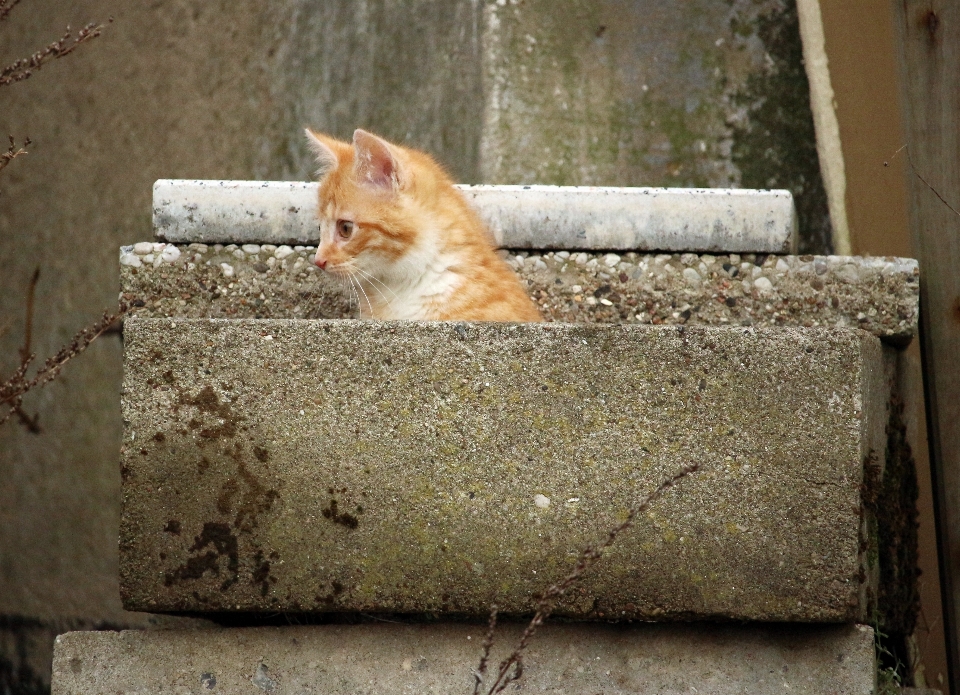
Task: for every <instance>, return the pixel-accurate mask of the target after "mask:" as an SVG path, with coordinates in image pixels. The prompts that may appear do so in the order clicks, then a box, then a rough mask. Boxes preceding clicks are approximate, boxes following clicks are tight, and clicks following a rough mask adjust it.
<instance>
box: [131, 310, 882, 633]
mask: <svg viewBox="0 0 960 695" xmlns="http://www.w3.org/2000/svg"><path fill="white" fill-rule="evenodd" d="M124 341H125V375H124V388H123V397H122V410H123V419H124V425H125V430H124V432H125V433H124V445H123V448H122V469H121V472H122V478H123V503H122V517H121V539H120V556H121V560H120V584H121V595H122V597H123V600H124V605H125V606H126V607H127V608H128V609H131V610H133V609H138V610H144V609H145V610H149V611H161V612H162V611H301V612H328V611H363V612H378V611H379V612H399V613H437V612H442V613H455V614H466V615H485V614H486V613H487V611H488V610H489V607H490V604H492V603H494V602H495V603H497V604H498V605H499V606H500V609H501V610H502V611H504V612H505V613H512V614H519V613H524V612H527V611H529V610H530V609H531V606H532V605H533V596H534V595H536V594H537V593H538V592H541V591H543V590H544V589H545V588H546V587H547V586H548V585H549V584H550V583H552V582H553V581H555V580H557V579H559V578H560V577H562V576H563V575H564V574H565V573H566V572H567V571H568V570H569V568H570V567H571V566H572V563H573V562H574V561H575V559H576V555H577V553H578V552H579V550H580V549H582V548H583V547H584V546H586V545H587V544H588V543H593V542H596V541H597V540H598V539H600V538H602V537H603V535H604V533H605V532H606V530H608V529H609V528H611V527H612V526H613V525H615V524H616V523H618V520H620V519H621V518H622V515H623V514H624V513H625V512H626V510H627V509H628V508H629V507H630V505H631V504H633V503H634V502H635V500H637V499H638V497H640V496H641V495H643V494H645V493H646V492H647V491H649V490H651V489H652V488H653V487H655V486H656V484H658V483H659V481H660V480H661V479H663V478H664V477H665V476H667V475H670V474H672V473H673V472H674V471H676V470H677V469H679V468H680V467H681V466H683V465H686V464H688V463H690V462H693V461H696V462H698V463H700V464H701V466H702V467H703V470H702V471H701V472H699V473H698V474H697V475H696V476H695V477H694V478H691V479H690V480H687V481H685V482H684V483H683V485H682V486H681V487H680V489H678V490H677V491H674V492H672V493H671V494H669V495H667V496H666V498H665V499H663V500H661V501H660V502H659V503H658V504H657V505H656V506H655V507H654V508H653V509H651V510H650V513H649V514H648V515H647V516H646V517H644V518H643V519H641V520H640V523H639V524H638V525H637V527H636V528H634V529H632V530H630V531H628V532H626V533H625V534H624V535H623V537H622V539H621V540H620V541H619V542H618V544H617V546H616V547H615V548H614V549H612V550H611V552H610V553H608V555H607V556H606V557H605V558H604V561H603V562H602V563H600V564H598V565H597V566H596V567H595V568H594V569H593V570H592V571H591V573H590V574H589V575H588V576H586V577H584V578H583V580H582V583H581V585H580V588H579V589H578V591H577V592H576V593H574V594H572V595H571V596H569V597H567V598H566V599H564V601H563V602H562V603H561V604H560V606H559V607H558V613H559V614H561V615H567V616H573V617H578V618H611V617H624V618H643V619H652V618H661V619H667V618H681V619H690V618H693V617H700V618H730V619H744V620H777V621H847V620H852V619H861V618H863V617H864V616H865V615H867V614H868V612H869V611H870V610H871V608H870V600H871V599H870V598H869V597H872V596H875V576H874V575H875V573H874V569H873V568H872V566H871V565H869V563H868V559H869V557H873V558H875V557H876V552H875V550H872V551H871V550H870V549H871V548H873V547H875V546H874V545H873V543H874V540H873V539H872V538H869V537H867V536H866V535H865V532H863V528H865V527H862V522H863V517H864V515H865V512H864V509H863V505H862V504H861V488H862V483H863V480H864V475H863V463H864V461H867V460H871V459H873V458H876V456H877V455H879V452H882V451H883V445H884V425H885V424H886V408H885V406H886V398H887V395H886V394H885V393H884V392H883V388H884V387H883V381H884V367H883V363H882V358H881V350H880V343H879V341H877V339H876V338H874V337H873V336H870V335H869V334H867V333H864V332H862V331H850V330H841V329H836V330H824V329H767V330H759V329H746V328H684V327H679V328H666V327H642V326H630V327H628V326H577V325H569V324H513V325H505V324H465V323H464V324H461V323H454V324H450V323H416V322H395V323H391V322H372V321H353V320H337V321H304V320H260V321H256V320H253V321H251V320H240V321H237V320H182V319H174V320H166V319H131V320H128V321H127V324H126V326H125V329H124Z"/></svg>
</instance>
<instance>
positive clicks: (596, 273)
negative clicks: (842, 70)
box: [120, 242, 920, 345]
mask: <svg viewBox="0 0 960 695" xmlns="http://www.w3.org/2000/svg"><path fill="white" fill-rule="evenodd" d="M165 248H167V245H165V244H156V246H151V245H150V244H149V243H146V242H144V243H142V244H139V245H137V246H136V247H134V246H127V247H124V248H123V249H121V267H120V278H121V286H122V290H121V294H122V297H123V298H124V299H125V301H127V302H128V303H134V304H136V306H135V307H134V315H136V316H143V317H157V318H159V317H190V318H207V317H213V318H216V317H223V318H346V317H355V316H357V306H356V304H351V302H350V300H351V299H352V298H350V297H347V296H346V295H345V294H343V290H342V288H341V286H340V285H339V284H338V283H337V282H335V281H334V280H332V279H331V278H330V277H329V276H327V275H325V274H324V273H321V272H319V270H318V269H317V268H316V267H314V266H313V264H312V263H311V262H310V259H311V258H312V256H313V252H314V249H313V247H309V246H297V247H294V248H290V247H284V246H281V247H279V250H278V248H277V247H275V246H272V245H262V246H261V245H259V244H255V245H245V246H243V247H242V248H241V247H238V246H236V245H227V246H223V245H212V246H211V245H207V244H190V245H180V246H176V251H175V252H168V253H167V256H166V258H167V260H164V256H163V249H165ZM135 249H136V252H135ZM502 253H503V255H504V257H506V258H507V259H508V261H509V263H510V264H511V265H512V267H513V268H514V269H515V270H516V271H517V273H518V274H519V275H520V277H521V278H522V279H523V281H524V283H525V284H526V286H527V288H528V290H529V292H530V295H531V297H532V298H533V299H534V301H536V303H537V305H538V306H539V307H540V311H541V313H542V315H543V317H544V318H545V319H546V320H547V321H562V322H577V323H653V324H686V325H714V326H723V325H748V326H750V325H753V326H804V327H827V326H838V327H851V328H862V329H864V330H866V331H869V332H871V333H873V334H874V335H877V336H879V337H881V338H883V339H885V340H887V341H890V342H893V343H895V344H898V345H902V344H905V343H907V342H909V340H910V339H911V338H912V336H913V335H914V334H915V333H916V329H917V315H918V313H919V303H920V302H919V299H920V285H919V278H920V275H919V269H918V267H917V262H916V261H914V260H913V259H909V258H877V257H873V258H860V257H849V256H763V255H761V256H757V255H754V254H742V255H741V254H724V255H719V256H714V255H710V254H692V253H690V254H672V255H667V254H661V255H648V254H637V253H626V254H620V255H617V254H588V253H574V254H570V253H567V252H563V251H561V252H557V253H553V252H540V253H536V252H533V253H529V252H521V253H509V254H507V253H506V252H502ZM174 255H175V256H176V257H175V258H173V256H174ZM168 261H169V262H168ZM224 263H226V266H224V265H223V264H224Z"/></svg>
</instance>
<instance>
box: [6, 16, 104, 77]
mask: <svg viewBox="0 0 960 695" xmlns="http://www.w3.org/2000/svg"><path fill="white" fill-rule="evenodd" d="M0 2H2V0H0ZM112 21H113V17H111V18H110V19H109V21H108V23H109V22H112ZM103 29H104V25H103V24H97V23H96V22H90V23H89V24H88V25H87V26H85V27H84V28H83V29H81V30H80V31H78V32H77V37H76V38H75V39H73V41H70V39H71V38H72V36H73V34H72V33H71V31H70V27H67V31H66V33H65V34H64V35H63V36H62V37H60V39H59V40H58V41H54V42H53V43H51V44H50V45H49V46H47V47H46V48H44V49H42V50H40V51H37V52H36V53H34V54H33V55H32V56H30V57H29V58H21V59H20V60H18V61H16V62H13V63H11V64H10V65H8V66H7V67H5V68H3V69H2V70H0V87H4V86H6V85H8V84H13V83H14V82H20V81H22V80H25V79H27V78H28V77H30V76H31V75H32V74H33V72H34V71H35V70H39V69H40V68H42V67H43V66H44V65H45V64H46V63H49V62H50V61H51V60H56V59H57V58H63V56H65V55H69V54H70V53H73V52H74V51H75V50H77V47H79V46H80V44H84V43H87V42H88V41H92V40H93V39H95V38H97V37H98V36H100V34H101V32H102V31H103Z"/></svg>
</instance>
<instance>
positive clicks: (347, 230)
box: [337, 220, 353, 239]
mask: <svg viewBox="0 0 960 695" xmlns="http://www.w3.org/2000/svg"><path fill="white" fill-rule="evenodd" d="M351 234H353V222H350V221H349V220H337V236H339V237H340V238H341V239H349V238H350V235H351Z"/></svg>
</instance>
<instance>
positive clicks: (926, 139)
mask: <svg viewBox="0 0 960 695" xmlns="http://www.w3.org/2000/svg"><path fill="white" fill-rule="evenodd" d="M893 6H894V11H895V13H896V18H897V30H898V41H899V54H900V55H899V59H900V76H901V101H902V104H903V109H904V126H905V133H906V145H907V148H906V150H905V151H904V152H902V153H901V154H900V156H906V157H908V158H909V163H908V166H907V176H908V177H909V179H910V181H909V195H910V208H911V210H910V215H911V227H912V233H913V248H914V249H915V250H916V253H917V257H918V259H919V261H920V292H921V302H922V308H921V316H920V324H921V325H920V332H921V349H922V351H923V365H924V382H925V390H926V401H927V420H928V433H929V441H930V456H931V461H932V464H933V474H934V487H935V495H936V502H937V516H938V522H939V529H938V532H939V533H938V538H939V545H940V562H941V574H942V580H943V599H944V619H945V622H946V636H947V652H948V661H949V665H950V691H951V692H954V693H956V692H957V688H958V686H960V639H958V637H960V635H958V631H957V629H958V626H960V212H958V210H960V1H958V0H893Z"/></svg>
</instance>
